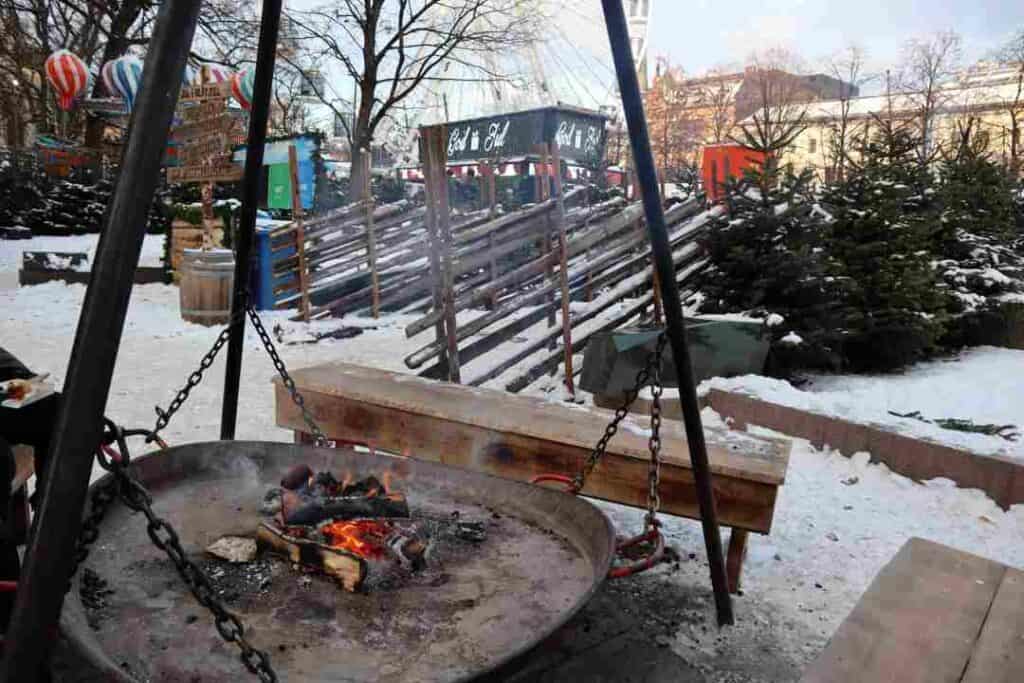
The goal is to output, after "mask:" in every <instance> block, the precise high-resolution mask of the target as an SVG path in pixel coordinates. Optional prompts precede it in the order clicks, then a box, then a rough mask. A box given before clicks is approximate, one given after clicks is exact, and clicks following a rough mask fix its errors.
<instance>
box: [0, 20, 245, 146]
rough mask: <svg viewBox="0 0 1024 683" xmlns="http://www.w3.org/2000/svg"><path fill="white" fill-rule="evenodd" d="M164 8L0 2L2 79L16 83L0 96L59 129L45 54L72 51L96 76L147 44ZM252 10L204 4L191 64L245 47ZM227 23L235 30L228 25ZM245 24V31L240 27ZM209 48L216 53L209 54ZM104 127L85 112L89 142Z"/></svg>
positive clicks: (99, 89) (97, 82)
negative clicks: (45, 67)
mask: <svg viewBox="0 0 1024 683" xmlns="http://www.w3.org/2000/svg"><path fill="white" fill-rule="evenodd" d="M250 5H251V3H250ZM159 8H160V3H159V2H158V1H155V0H0V17H2V25H3V35H4V39H3V40H2V41H0V76H3V77H4V80H5V81H6V83H8V84H10V86H11V88H10V89H7V90H5V91H4V92H3V93H0V104H3V100H4V98H6V97H10V98H13V99H14V100H15V102H16V103H18V105H19V106H21V107H24V108H26V109H28V110H29V111H30V112H31V114H30V117H31V120H32V121H33V122H35V123H36V125H37V126H39V127H41V128H42V129H43V130H54V129H55V124H56V121H57V116H56V110H55V108H54V104H53V102H54V100H53V97H52V94H51V92H50V88H49V85H48V83H47V81H46V74H45V69H44V63H45V61H46V58H47V57H48V56H49V55H50V54H51V53H52V52H54V51H55V50H58V49H62V48H63V49H67V50H70V51H71V52H73V53H75V54H76V55H78V56H79V57H81V58H82V60H83V61H84V62H85V63H86V64H87V65H89V66H90V68H91V71H92V72H93V74H94V76H95V75H97V74H98V72H99V68H100V67H101V66H102V65H103V64H104V63H106V62H108V61H110V60H112V59H116V58H118V57H120V56H122V55H124V54H126V53H127V52H129V51H130V50H132V49H133V48H140V49H141V48H144V46H145V45H146V44H148V42H149V38H150V34H151V32H152V29H153V26H154V24H155V21H156V15H157V13H158V11H159ZM247 8H248V5H247V4H246V3H244V2H243V1H242V0H207V1H206V2H204V3H203V9H202V12H201V14H200V18H199V25H198V27H197V37H196V43H195V44H196V45H202V46H203V48H202V50H200V51H198V52H196V51H194V52H193V53H192V59H193V61H196V62H205V61H218V62H221V63H229V62H226V61H224V60H223V59H221V58H220V57H219V55H229V56H230V55H233V54H235V53H237V52H239V51H240V50H243V49H247V46H248V44H249V43H250V42H252V40H253V39H252V38H251V36H253V35H255V33H254V31H253V30H252V28H253V27H254V26H255V23H254V22H253V20H252V17H251V14H252V12H251V10H250V9H247ZM228 27H234V28H235V30H225V29H226V28H228ZM242 27H245V29H244V30H238V29H240V28H242ZM252 47H253V48H255V46H254V45H253V46H252ZM210 53H215V54H214V56H213V58H212V59H211V57H210V56H208V55H209V54H210ZM90 94H91V95H92V96H93V97H96V96H100V95H103V94H104V92H103V85H102V81H101V79H99V78H95V79H94V81H93V89H92V91H91V93H90ZM69 118H70V121H71V123H72V124H73V129H74V130H77V128H76V126H77V125H78V124H81V123H82V117H81V115H80V114H79V113H77V112H76V113H75V114H74V115H72V116H71V117H69ZM103 129H104V123H103V121H102V120H101V119H99V118H98V117H94V116H91V115H90V116H87V117H86V121H85V143H86V146H90V147H95V146H97V145H98V144H99V143H100V142H101V140H102V134H103Z"/></svg>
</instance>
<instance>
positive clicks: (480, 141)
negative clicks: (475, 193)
mask: <svg viewBox="0 0 1024 683" xmlns="http://www.w3.org/2000/svg"><path fill="white" fill-rule="evenodd" d="M606 120H607V119H606V117H605V116H604V115H603V114H599V113H597V112H588V111H584V110H577V109H569V108H564V107H546V108H544V109H534V110H530V111H523V112H517V113H513V114H501V115H497V116H490V117H486V118H479V119H470V120H466V121H454V122H451V123H448V124H446V125H447V127H448V140H447V145H448V149H447V152H448V161H477V160H486V159H501V158H504V159H510V158H514V157H524V156H527V155H529V154H532V153H533V150H534V147H535V146H536V145H538V144H541V143H545V142H546V143H556V144H558V149H559V154H560V156H561V158H562V159H563V160H566V161H569V162H573V163H577V164H580V165H584V166H594V165H597V164H600V163H601V161H603V157H604V146H605V121H606Z"/></svg>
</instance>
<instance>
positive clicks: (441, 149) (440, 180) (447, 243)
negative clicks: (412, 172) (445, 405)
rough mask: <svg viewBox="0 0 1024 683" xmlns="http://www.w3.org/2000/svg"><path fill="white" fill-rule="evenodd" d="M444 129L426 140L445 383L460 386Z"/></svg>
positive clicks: (434, 129)
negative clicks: (432, 194) (433, 206)
mask: <svg viewBox="0 0 1024 683" xmlns="http://www.w3.org/2000/svg"><path fill="white" fill-rule="evenodd" d="M446 130H447V128H446V127H445V126H443V125H442V126H435V127H433V134H432V135H431V137H430V145H429V146H428V150H429V152H430V163H431V165H432V166H433V175H434V187H435V196H436V198H437V200H436V201H437V211H436V214H435V215H436V218H437V227H438V230H437V234H438V237H439V242H440V246H441V276H442V288H441V296H442V301H443V306H444V328H445V336H446V338H447V342H448V344H447V346H448V381H449V382H453V383H455V384H461V382H462V379H461V377H460V373H459V344H458V338H457V336H456V334H457V330H456V323H455V278H454V273H453V268H452V234H451V216H450V215H449V208H448V176H447V175H446V174H445V166H446V151H445V138H446V137H447V135H446V134H445V133H446Z"/></svg>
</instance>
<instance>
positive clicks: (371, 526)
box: [321, 519, 391, 559]
mask: <svg viewBox="0 0 1024 683" xmlns="http://www.w3.org/2000/svg"><path fill="white" fill-rule="evenodd" d="M321 531H323V533H324V535H325V536H326V537H327V542H328V545H330V546H332V547H334V548H340V549H341V550H347V551H348V552H350V553H353V554H354V555H358V556H359V557H365V558H367V559H380V558H381V557H383V555H384V539H385V538H386V537H387V535H388V533H389V532H390V531H391V525H390V524H388V523H386V522H377V521H374V520H369V519H358V520H351V521H344V522H331V523H330V524H326V525H324V526H323V528H322V529H321Z"/></svg>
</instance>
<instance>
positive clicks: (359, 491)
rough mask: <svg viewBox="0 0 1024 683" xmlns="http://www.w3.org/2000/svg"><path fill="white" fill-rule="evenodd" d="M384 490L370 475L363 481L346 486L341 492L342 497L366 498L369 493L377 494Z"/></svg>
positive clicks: (382, 485) (378, 481)
mask: <svg viewBox="0 0 1024 683" xmlns="http://www.w3.org/2000/svg"><path fill="white" fill-rule="evenodd" d="M383 490H384V484H382V483H381V482H380V479H378V478H377V477H375V476H373V475H372V474H371V475H370V476H368V477H366V478H365V479H360V480H359V481H357V482H353V483H351V484H346V485H345V487H344V488H343V489H342V490H341V495H342V496H366V495H370V494H371V493H378V492H381V491H383Z"/></svg>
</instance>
